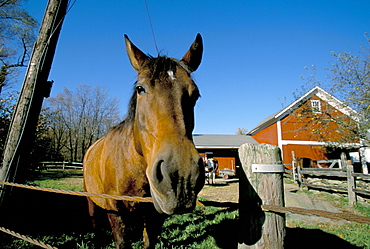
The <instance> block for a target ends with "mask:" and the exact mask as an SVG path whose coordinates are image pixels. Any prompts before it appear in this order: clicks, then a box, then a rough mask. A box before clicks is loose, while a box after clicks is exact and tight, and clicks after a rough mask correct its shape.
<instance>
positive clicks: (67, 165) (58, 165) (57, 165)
mask: <svg viewBox="0 0 370 249" xmlns="http://www.w3.org/2000/svg"><path fill="white" fill-rule="evenodd" d="M38 167H39V169H40V170H45V169H63V170H65V169H81V170H82V163H78V162H49V161H43V162H39V166H38Z"/></svg>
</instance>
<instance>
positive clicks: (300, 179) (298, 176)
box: [296, 166, 303, 190]
mask: <svg viewBox="0 0 370 249" xmlns="http://www.w3.org/2000/svg"><path fill="white" fill-rule="evenodd" d="M296 169H297V179H298V180H297V182H298V186H299V189H300V190H302V189H303V187H302V168H301V166H297V167H296Z"/></svg>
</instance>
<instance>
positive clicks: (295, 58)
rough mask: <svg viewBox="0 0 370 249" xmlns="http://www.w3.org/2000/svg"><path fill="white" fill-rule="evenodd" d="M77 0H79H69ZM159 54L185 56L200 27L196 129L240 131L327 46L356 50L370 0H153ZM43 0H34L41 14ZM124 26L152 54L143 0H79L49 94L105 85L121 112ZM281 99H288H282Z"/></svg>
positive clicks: (288, 95)
mask: <svg viewBox="0 0 370 249" xmlns="http://www.w3.org/2000/svg"><path fill="white" fill-rule="evenodd" d="M71 2H73V1H71ZM147 4H148V7H149V10H150V16H151V19H152V24H153V28H154V32H155V36H156V41H157V46H158V48H159V50H160V51H161V53H162V54H164V55H168V56H171V57H176V58H181V57H182V56H183V55H184V53H185V52H186V51H187V50H188V48H189V47H190V45H191V43H192V42H193V41H194V39H195V36H196V34H197V33H201V34H202V36H203V41H204V53H203V61H202V64H201V65H200V67H199V68H198V70H197V71H196V72H195V73H194V74H193V78H194V80H195V82H196V83H197V85H198V87H199V88H200V91H201V95H202V97H201V98H200V99H199V101H198V103H197V106H196V107H195V110H196V127H195V130H194V133H197V134H199V133H201V134H235V132H236V131H237V129H238V128H245V129H248V130H250V129H252V128H253V127H254V126H255V125H257V124H258V123H259V122H260V121H261V120H262V119H264V118H266V117H267V116H269V115H271V114H273V113H275V112H277V111H279V110H280V109H282V107H283V106H282V104H285V105H288V104H289V103H290V102H292V101H293V95H292V93H293V92H296V90H297V89H300V87H301V86H302V85H303V83H304V82H303V81H302V79H301V75H303V76H305V75H307V74H306V71H305V67H306V66H311V65H316V67H317V68H318V73H319V75H322V76H323V77H324V75H325V71H324V68H328V67H330V65H331V63H332V62H333V58H332V55H331V51H335V52H337V53H340V52H353V53H357V52H358V51H360V47H361V46H366V44H367V40H366V38H365V37H364V33H365V32H370V15H369V14H368V13H369V10H370V1H368V0H355V1H353V0H348V1H345V0H336V1H334V0H331V1H327V0H320V1H312V0H311V1H305V0H303V1H299V0H291V1H263V0H262V1H251V0H243V1H240V0H228V1H202V0H188V1H183V0H171V1H169V0H157V1H154V0H147ZM46 5H47V0H29V1H28V2H27V4H26V5H25V7H26V9H27V10H28V11H29V13H30V14H31V15H32V16H33V17H35V18H36V19H37V20H39V22H40V23H41V20H42V17H43V14H44V10H45V8H46ZM123 34H127V35H128V36H129V37H130V39H131V41H132V42H133V43H134V44H135V45H136V46H137V47H139V48H140V49H141V50H142V51H143V52H145V53H149V54H151V55H156V54H157V52H156V49H155V45H154V42H153V38H152V33H151V30H150V24H149V21H148V16H147V12H146V7H145V1H144V0H131V1H126V0H107V1H101V0H100V1H98V0H89V1H86V0H85V1H82V0H77V1H76V2H75V4H74V5H73V7H72V8H71V10H70V11H69V12H68V14H67V17H66V19H65V21H64V24H63V28H62V32H61V34H60V39H59V42H58V47H57V51H56V54H55V57H54V62H53V66H52V71H51V73H50V76H49V79H50V80H54V86H53V89H52V93H51V95H52V96H56V94H57V93H60V92H61V91H62V90H63V88H64V87H67V88H68V89H70V90H74V89H75V87H76V86H77V85H79V84H89V85H92V86H100V87H104V88H106V89H107V90H108V92H109V93H110V95H111V96H113V97H116V98H118V99H119V100H120V109H121V112H122V117H123V116H124V115H125V113H126V109H127V108H126V107H127V104H128V101H129V98H130V96H131V92H132V87H133V84H134V82H135V78H136V72H135V71H134V70H133V69H132V67H131V65H130V63H129V60H128V58H127V55H126V51H125V46H124V40H123ZM284 99H286V100H285V101H284Z"/></svg>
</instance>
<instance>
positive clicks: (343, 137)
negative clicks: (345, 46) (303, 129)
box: [295, 34, 370, 143]
mask: <svg viewBox="0 0 370 249" xmlns="http://www.w3.org/2000/svg"><path fill="white" fill-rule="evenodd" d="M365 36H366V38H367V41H368V44H367V46H366V47H364V48H362V50H361V52H360V53H359V54H358V55H354V54H352V53H348V52H342V53H334V52H332V56H333V59H334V60H333V64H332V65H331V67H330V68H327V69H326V72H327V78H326V80H325V81H321V80H319V79H318V78H317V77H316V68H315V66H312V68H311V69H309V68H306V69H307V72H308V77H307V78H303V79H304V81H305V85H304V86H303V87H302V91H300V92H299V91H298V94H297V93H296V94H295V95H296V97H297V96H299V95H300V96H301V93H303V92H307V89H308V88H312V87H313V86H316V85H318V86H320V87H322V88H324V89H327V91H328V92H329V93H331V94H332V95H333V96H335V97H337V98H338V99H340V100H341V101H342V102H343V105H342V106H341V108H343V109H346V108H348V107H350V108H352V109H354V110H355V111H356V112H350V111H349V112H348V113H347V115H339V113H338V111H337V110H334V109H333V108H325V106H324V107H323V108H322V111H321V112H320V113H316V114H312V108H311V107H310V108H306V112H304V111H303V112H301V113H300V115H301V117H302V118H305V119H306V120H307V118H309V119H310V122H308V125H310V127H314V129H311V130H312V133H313V134H315V136H316V137H322V138H323V137H325V136H322V135H323V134H325V133H326V132H328V131H327V130H326V129H327V127H328V126H329V124H335V125H336V130H335V132H336V133H338V134H339V135H338V142H342V143H349V142H353V141H363V142H365V143H369V142H370V141H369V137H368V136H367V134H368V132H369V129H370V122H369V120H370V60H369V59H370V39H369V37H368V35H367V34H366V35H365ZM348 116H349V117H350V118H348Z"/></svg>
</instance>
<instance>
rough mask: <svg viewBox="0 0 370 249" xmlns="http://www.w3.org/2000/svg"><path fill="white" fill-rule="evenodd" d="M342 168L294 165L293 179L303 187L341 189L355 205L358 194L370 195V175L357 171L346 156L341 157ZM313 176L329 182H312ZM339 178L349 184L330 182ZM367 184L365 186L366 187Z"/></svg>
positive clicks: (351, 203) (350, 202) (329, 189)
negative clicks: (369, 188) (369, 187)
mask: <svg viewBox="0 0 370 249" xmlns="http://www.w3.org/2000/svg"><path fill="white" fill-rule="evenodd" d="M340 164H341V166H342V167H341V168H301V167H293V170H292V171H291V172H292V175H293V179H294V180H295V181H296V182H297V183H298V185H299V186H300V187H301V188H302V187H303V186H307V187H309V188H315V189H324V190H327V191H339V192H347V193H348V204H349V205H350V206H353V205H355V204H356V202H357V194H361V195H365V196H370V190H368V188H367V187H366V186H368V185H369V184H370V175H369V174H361V173H355V172H354V171H353V165H351V164H348V161H347V160H346V158H345V156H344V155H342V158H341V162H340ZM312 178H319V179H326V180H329V181H327V183H328V184H325V185H324V184H323V183H310V180H312ZM333 179H335V180H336V179H337V180H339V181H340V182H344V183H345V182H347V184H340V185H338V184H336V185H334V184H330V180H333ZM364 186H365V187H364Z"/></svg>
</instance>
